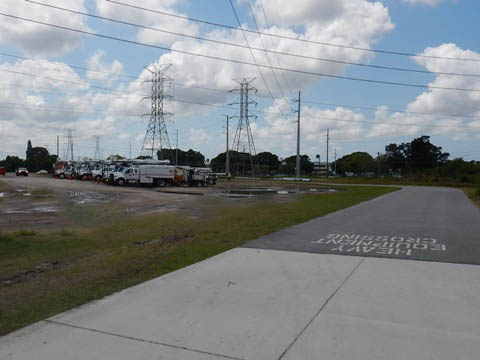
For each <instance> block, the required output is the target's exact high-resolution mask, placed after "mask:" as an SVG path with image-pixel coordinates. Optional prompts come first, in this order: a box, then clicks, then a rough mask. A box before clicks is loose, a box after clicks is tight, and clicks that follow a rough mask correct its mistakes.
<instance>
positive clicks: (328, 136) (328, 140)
mask: <svg viewBox="0 0 480 360" xmlns="http://www.w3.org/2000/svg"><path fill="white" fill-rule="evenodd" d="M329 142H330V129H327V178H328V145H329Z"/></svg>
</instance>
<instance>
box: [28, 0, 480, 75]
mask: <svg viewBox="0 0 480 360" xmlns="http://www.w3.org/2000/svg"><path fill="white" fill-rule="evenodd" d="M25 1H27V2H30V3H32V4H36V5H40V6H44V7H48V8H52V9H56V10H60V11H65V12H69V13H73V14H78V15H83V16H88V17H91V18H95V19H100V20H104V21H109V22H114V23H118V24H122V25H128V26H133V27H137V28H141V29H145V30H151V31H157V32H161V33H166V34H170V35H176V36H182V37H187V38H190V39H196V40H202V41H208V42H213V43H216V44H222V45H228V46H234V47H239V48H243V49H249V50H250V52H251V53H252V57H253V58H254V62H256V60H255V56H254V55H253V50H255V51H261V52H265V54H266V55H267V61H268V63H269V65H270V67H271V66H272V64H271V62H270V60H269V57H268V53H272V54H276V55H277V56H278V55H284V56H291V57H297V58H302V59H306V60H316V61H323V62H330V63H336V64H342V65H352V66H360V67H367V68H374V69H383V70H393V71H402V72H413V73H421V74H433V75H449V76H463V77H480V74H462V73H451V72H435V71H429V70H419V69H408V68H400V67H393V66H382V65H372V64H365V63H356V62H352V61H343V60H337V59H325V58H320V57H316V56H309V55H303V54H292V53H289V52H284V51H276V50H267V49H266V48H265V45H264V44H263V40H262V38H261V36H262V34H264V33H261V32H259V31H257V32H255V33H257V34H258V35H259V36H260V40H261V42H262V48H257V47H252V46H250V45H249V43H248V40H247V38H246V35H245V33H242V34H243V37H244V38H245V41H246V43H247V46H245V45H241V44H235V43H231V42H227V41H222V40H217V39H209V38H205V37H201V36H196V35H189V34H183V33H178V32H174V31H169V30H163V29H159V28H154V27H150V26H145V25H141V24H136V23H132V22H127V21H123V20H117V19H112V18H108V17H105V16H99V15H95V14H89V13H85V12H81V11H77V10H72V9H67V8H64V7H60V6H55V5H50V4H44V3H40V2H37V1H33V0H25ZM230 1H231V0H230ZM231 3H232V2H231ZM250 8H251V9H252V7H251V5H250ZM232 9H234V12H235V16H236V19H237V21H238V24H239V28H238V29H239V30H245V31H247V29H245V28H243V27H242V25H241V22H240V20H239V18H238V15H237V12H236V10H235V8H234V7H233V3H232ZM251 11H252V17H253V20H254V23H255V26H256V28H257V30H258V29H259V27H258V25H257V22H256V19H255V15H253V9H252V10H251ZM264 35H266V34H264ZM478 61H480V60H478ZM280 67H281V65H280ZM87 70H88V69H87ZM272 72H273V69H272ZM277 82H278V80H277Z"/></svg>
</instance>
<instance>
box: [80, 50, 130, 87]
mask: <svg viewBox="0 0 480 360" xmlns="http://www.w3.org/2000/svg"><path fill="white" fill-rule="evenodd" d="M105 54H106V53H105V51H104V50H97V51H96V53H95V54H93V55H92V56H91V57H90V58H89V59H88V60H87V66H88V71H87V74H86V77H87V79H89V80H107V83H108V84H111V83H112V82H113V81H114V80H115V78H116V77H115V76H114V75H111V74H116V75H122V74H124V68H123V65H122V63H121V62H120V61H118V60H113V62H112V63H111V64H106V63H104V62H103V58H104V57H105ZM108 73H110V74H108Z"/></svg>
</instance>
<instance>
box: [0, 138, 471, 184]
mask: <svg viewBox="0 0 480 360" xmlns="http://www.w3.org/2000/svg"><path fill="white" fill-rule="evenodd" d="M229 155H230V172H231V173H232V174H233V175H234V176H242V175H243V176H252V175H255V176H272V175H288V176H291V175H294V174H295V172H296V171H295V167H296V156H295V155H292V156H289V157H287V158H284V159H282V158H280V157H279V156H278V155H276V154H273V153H271V152H267V151H264V152H260V153H258V154H256V155H253V156H250V154H248V153H245V152H237V151H233V150H232V151H229ZM157 157H158V159H162V160H163V159H168V160H170V161H171V163H172V164H177V165H185V166H194V167H204V166H209V167H211V168H212V170H213V171H214V172H218V173H222V172H226V153H225V152H223V153H220V154H218V155H217V156H216V157H214V158H213V159H211V160H209V159H206V158H205V156H204V155H203V154H202V153H201V152H199V151H196V150H193V149H189V150H186V151H184V150H181V149H162V151H161V152H160V151H159V152H158V153H157ZM449 157H450V154H449V153H446V152H443V151H442V148H441V147H439V146H436V145H434V144H432V143H431V142H430V137H429V136H420V137H418V138H415V139H413V140H412V141H411V142H407V143H401V144H396V143H392V144H389V145H387V146H385V152H384V153H378V155H377V156H376V157H373V156H372V155H370V154H369V153H367V152H353V153H351V154H348V155H345V156H343V157H342V158H340V159H338V160H337V161H336V162H335V164H334V166H331V167H330V168H329V174H330V175H339V176H368V177H373V176H377V177H378V176H383V177H409V178H416V179H420V180H421V179H423V180H425V179H427V180H431V181H437V180H448V181H458V182H463V183H480V162H478V161H465V160H463V159H461V158H456V159H453V160H450V159H449ZM139 158H145V157H139ZM317 158H318V156H317ZM56 160H57V156H56V155H50V154H49V152H48V150H47V149H46V148H43V147H33V146H32V143H31V141H30V140H29V141H28V144H27V151H26V159H21V158H19V157H17V156H7V157H6V158H5V159H4V160H1V161H0V166H2V167H5V168H6V169H7V171H15V170H16V169H17V168H19V167H26V168H28V170H29V171H31V172H36V171H39V170H47V171H49V170H52V169H53V164H54V163H55V162H56ZM300 168H301V174H302V175H303V176H312V175H314V163H313V161H312V160H311V159H310V158H309V156H308V155H301V157H300ZM252 169H253V171H252ZM333 169H335V171H336V173H334V172H333V171H332V170H333ZM317 173H318V172H317Z"/></svg>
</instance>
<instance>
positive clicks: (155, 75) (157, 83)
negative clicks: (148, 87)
mask: <svg viewBox="0 0 480 360" xmlns="http://www.w3.org/2000/svg"><path fill="white" fill-rule="evenodd" d="M170 66H171V65H165V66H162V67H158V66H156V65H154V66H153V70H150V69H148V68H146V69H147V70H148V71H149V72H150V73H151V74H152V79H151V80H149V82H151V83H152V94H151V97H150V100H151V111H150V114H148V115H149V116H150V121H149V123H148V127H147V131H146V133H145V139H144V140H143V146H142V151H141V155H146V156H151V158H152V159H154V155H155V151H157V152H160V160H162V158H163V154H162V149H163V148H164V147H168V148H169V149H171V146H170V140H169V138H168V132H167V125H166V121H165V118H166V117H167V116H170V115H172V114H171V113H169V112H166V111H164V100H169V99H172V96H170V95H167V94H166V93H165V87H166V86H167V85H168V84H171V83H172V82H173V79H172V78H170V77H168V76H167V75H165V73H166V72H167V71H168V69H169V68H170Z"/></svg>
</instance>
